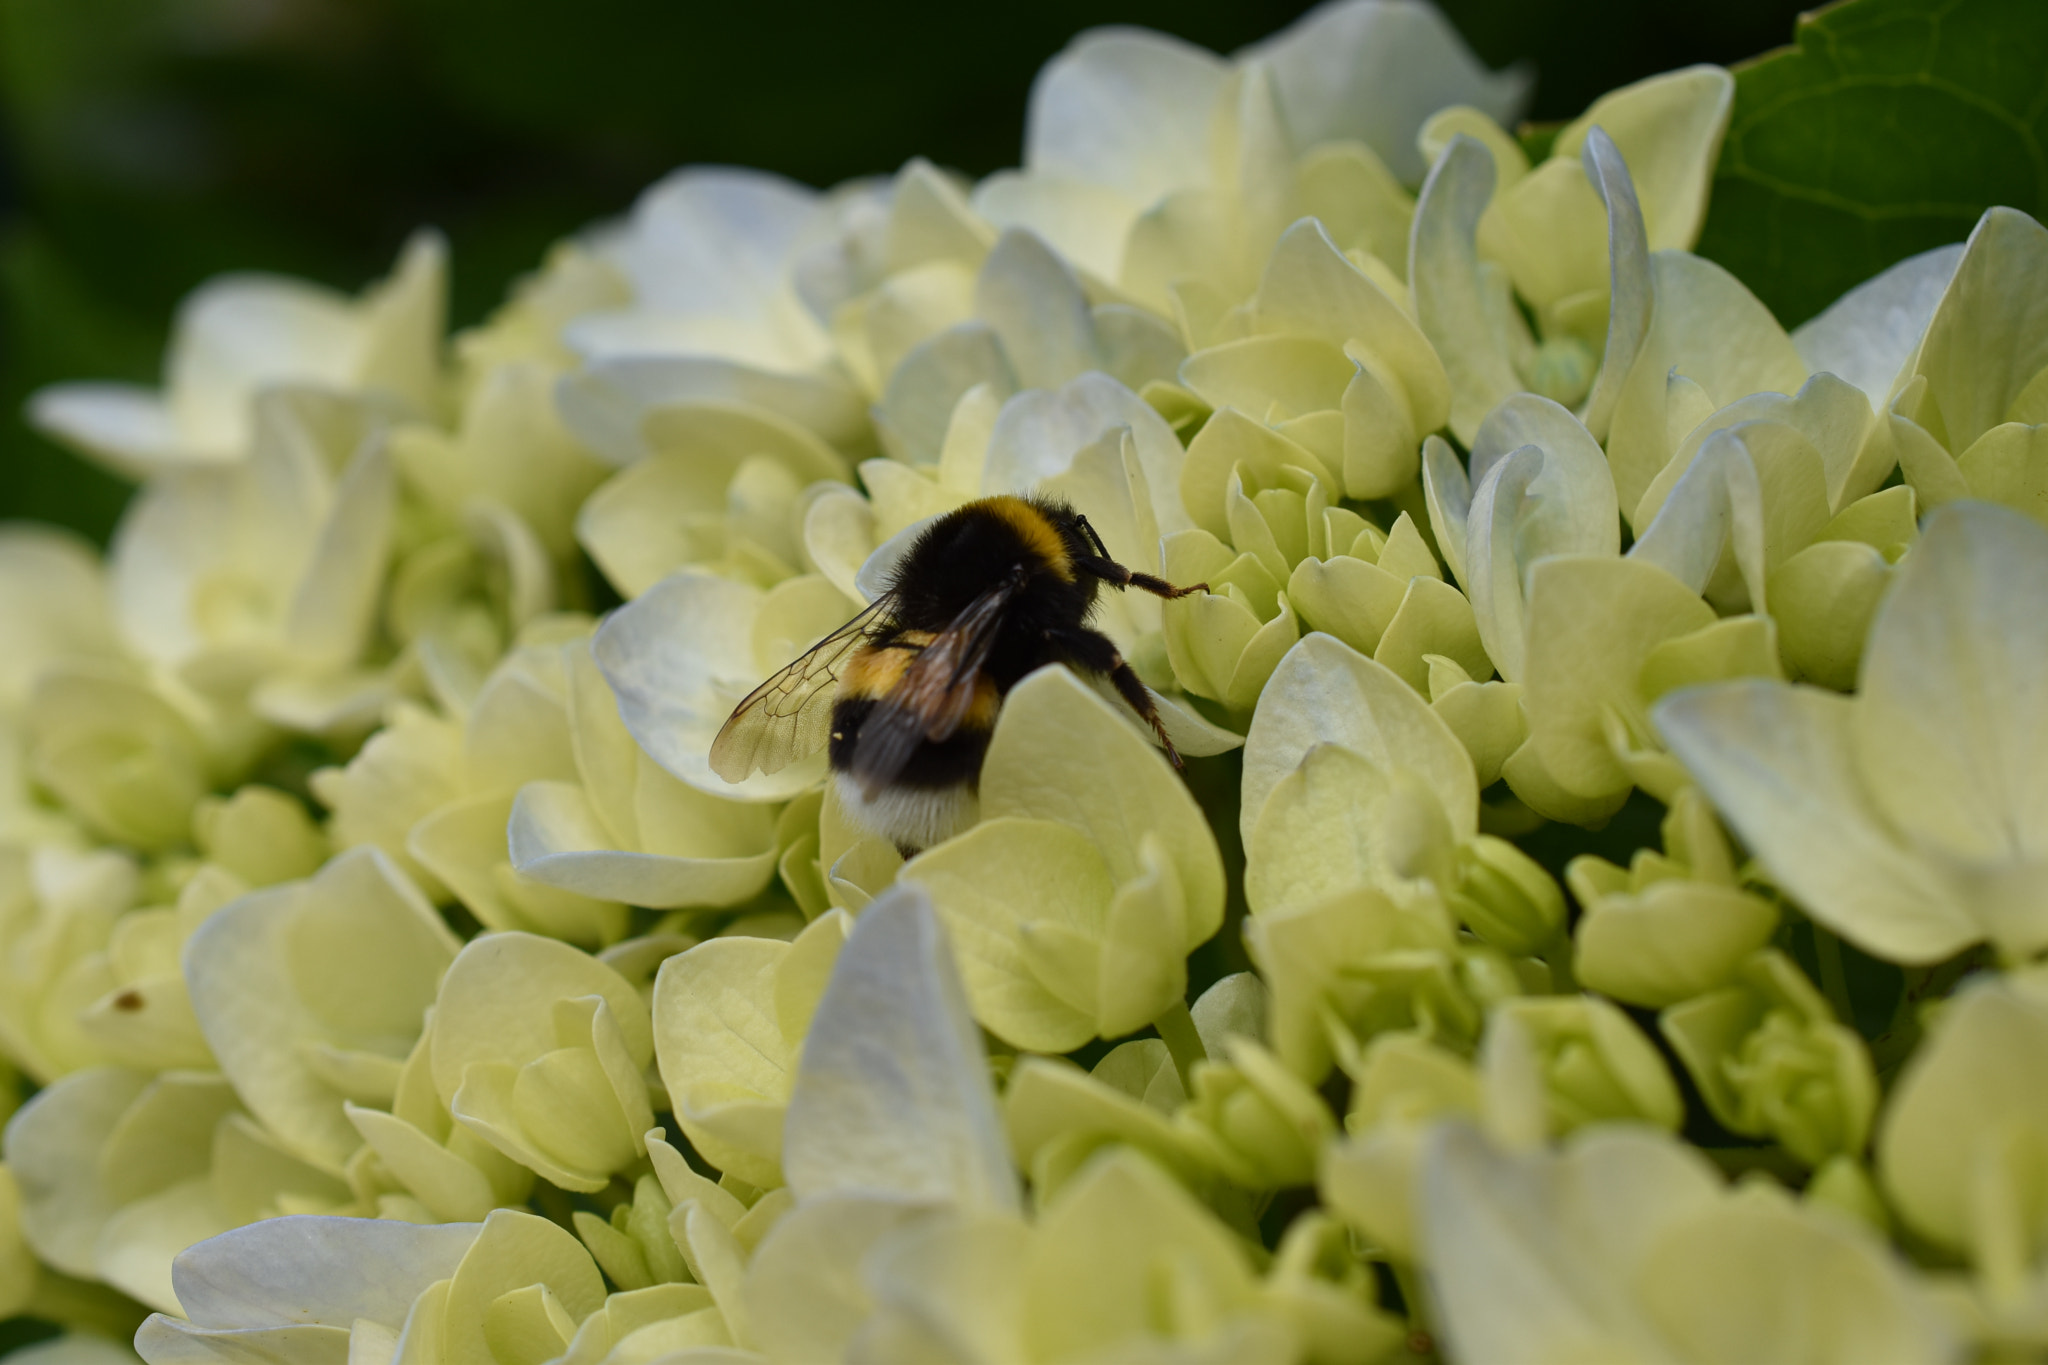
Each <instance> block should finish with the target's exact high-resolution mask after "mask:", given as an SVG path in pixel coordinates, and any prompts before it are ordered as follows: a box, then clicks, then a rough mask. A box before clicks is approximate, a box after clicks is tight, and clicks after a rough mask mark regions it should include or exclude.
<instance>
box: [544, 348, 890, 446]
mask: <svg viewBox="0 0 2048 1365" xmlns="http://www.w3.org/2000/svg"><path fill="white" fill-rule="evenodd" d="M575 339H576V337H575V335H574V332H573V330H572V332H571V334H570V337H569V340H570V341H571V342H574V341H575ZM691 402H703V403H725V404H731V405H733V406H738V407H749V408H758V409H761V410H762V411H764V412H772V413H775V414H776V415H778V416H780V417H783V418H786V419H788V420H789V421H791V422H794V423H796V424H797V425H798V426H800V427H803V428H804V429H805V430H807V431H810V432H811V433H813V434H814V435H816V436H818V437H819V438H820V439H822V440H824V441H825V442H826V443H827V444H830V445H835V446H841V447H845V448H848V449H853V450H858V449H860V448H862V447H865V446H867V445H868V444H869V443H870V440H871V438H870V437H869V435H868V431H867V405H866V403H864V402H863V401H862V400H861V397H860V395H859V394H858V393H856V392H855V391H854V389H853V387H852V386H851V385H850V384H848V383H846V382H845V381H844V380H841V379H838V378H835V377H832V376H824V375H790V374H774V373H771V372H769V371H766V370H760V369H755V368H753V367H751V366H748V365H741V364H737V363H735V362H733V361H730V360H721V359H717V358H714V357H710V356H679V355H620V356H604V355H593V357H592V359H591V363H590V366H589V367H588V368H587V369H585V370H583V371H582V372H580V373H578V374H572V375H565V376H564V377H563V378H562V380H561V382H560V384H559V386H558V387H557V389H556V391H555V403H556V406H557V407H558V408H559V410H560V413H561V418H562V422H563V424H564V425H566V426H567V427H568V428H569V430H570V431H571V432H573V433H574V434H575V436H576V438H577V439H578V440H580V441H582V442H583V444H584V445H586V446H588V447H590V449H592V450H593V451H595V452H597V454H599V455H601V456H603V457H604V458H605V459H607V460H610V461H611V462H612V463H613V464H620V465H625V464H631V463H632V462H633V461H635V460H638V459H641V458H642V457H644V456H646V455H649V454H652V453H653V447H651V446H650V445H649V444H648V442H647V437H646V434H645V432H644V430H643V427H642V424H643V423H644V422H645V421H646V419H647V416H648V414H650V413H651V412H654V411H655V410H657V409H660V408H664V407H673V406H675V405H677V404H681V403H691Z"/></svg>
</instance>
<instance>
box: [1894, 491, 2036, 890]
mask: <svg viewBox="0 0 2048 1365" xmlns="http://www.w3.org/2000/svg"><path fill="white" fill-rule="evenodd" d="M2044 584H2048V530H2043V529H2042V527H2041V526H2040V525H2039V524H2038V523H2036V522H2035V521H2033V520H2032V519H2031V518H2029V517H2026V516H2023V515H2021V514H2019V513H2017V512H2013V511H2010V510H2008V509H2006V508H2003V507H1999V506H1996V505H1994V504H1990V503H1977V502H1963V503H1956V504H1952V505H1951V506H1948V507H1943V508H1941V509H1938V510H1937V511H1935V512H1934V513H1933V514H1932V515H1931V516H1929V518H1928V519H1927V527H1926V534H1925V535H1924V536H1922V538H1921V540H1920V543H1919V545H1918V546H1916V547H1915V548H1914V550H1913V552H1912V553H1911V554H1910V555H1908V556H1907V557H1906V559H1905V561H1904V562H1903V563H1902V564H1900V566H1899V571H1898V577H1897V581H1896V583H1895V585H1894V586H1893V588H1892V590H1891V593H1890V594H1889V595H1888V596H1887V597H1886V599H1885V601H1884V603H1883V604H1882V605H1881V606H1880V607H1879V608H1878V613H1877V617H1876V620H1875V621H1874V622H1873V623H1872V625H1871V629H1870V644H1869V647H1868V653H1867V654H1866V655H1865V657H1864V662H1863V672H1862V691H1863V695H1862V699H1861V702H1860V705H1859V707H1858V713H1857V717H1856V722H1855V735H1856V751H1857V758H1858V767H1859V769H1860V771H1861V772H1862V773H1863V775H1864V778H1865V780H1866V781H1867V782H1868V783H1869V785H1870V788H1871V790H1872V792H1873V794H1874V795H1875V797H1876V800H1877V804H1878V806H1879V808H1880V809H1882V810H1883V811H1885V813H1886V814H1888V815H1889V816H1891V818H1892V819H1893V821H1894V822H1895V823H1896V824H1897V825H1898V826H1899V828H1900V829H1902V830H1904V831H1905V832H1906V833H1907V834H1908V836H1909V837H1911V838H1913V839H1914V840H1916V841H1920V842H1923V844H1924V846H1926V847H1928V848H1930V849H1933V850H1940V851H1941V852H1944V853H1946V854H1948V855H1950V856H1953V857H1956V858H1958V859H1962V860H1967V861H1972V862H1975V861H1984V862H1990V863H2033V864H2039V863H2041V862H2043V861H2048V615H2044V613H2043V611H2042V606H2041V590H2042V586H2043V585H2044Z"/></svg>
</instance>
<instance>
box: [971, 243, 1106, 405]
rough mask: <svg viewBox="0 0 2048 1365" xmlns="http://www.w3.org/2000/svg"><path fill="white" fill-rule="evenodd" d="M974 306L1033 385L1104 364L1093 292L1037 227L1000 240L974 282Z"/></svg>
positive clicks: (1023, 379) (1021, 377)
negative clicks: (1092, 305) (1088, 291)
mask: <svg viewBox="0 0 2048 1365" xmlns="http://www.w3.org/2000/svg"><path fill="white" fill-rule="evenodd" d="M974 311H975V313H976V315H977V316H979V317H980V318H981V320H982V321H984V322H986V323H988V324H989V325H990V326H992V327H994V328H995V329H996V335H998V336H1000V337H1001V338H1002V339H1003V350H1004V352H1005V354H1007V355H1008V356H1009V358H1010V365H1011V367H1012V368H1014V369H1015V370H1016V372H1017V382H1018V383H1020V384H1022V385H1023V386H1024V387H1025V388H1028V389H1050V388H1055V387H1057V386H1058V385H1061V384H1064V383H1066V382H1067V381H1068V380H1070V379H1074V378H1076V377H1078V376H1080V375H1081V374H1083V373H1085V372H1086V371H1088V370H1097V369H1101V368H1102V364H1103V359H1102V351H1101V347H1099V346H1098V345H1097V344H1096V341H1095V324H1094V321H1093V319H1092V318H1091V317H1090V316H1089V313H1088V297H1087V295H1085V294H1083V293H1082V292H1081V282H1080V281H1079V280H1077V279H1076V278H1074V272H1073V271H1072V270H1071V269H1069V268H1068V266H1067V263H1066V262H1065V261H1062V260H1061V259H1060V258H1059V257H1058V256H1057V255H1055V254H1054V253H1053V251H1052V249H1051V248H1050V247H1048V246H1046V244H1045V243H1044V242H1043V241H1042V240H1041V239H1040V238H1039V237H1038V236H1037V234H1035V233H1032V232H1027V231H1025V230H1023V229H1021V228H1012V229H1011V230H1010V231H1008V232H1005V233H1004V234H1003V235H1002V237H1001V239H1000V240H998V241H997V242H996V245H995V249H994V250H993V251H991V252H989V254H988V260H987V262H986V263H985V264H984V265H983V266H982V268H981V275H980V277H979V278H978V279H977V280H976V281H975V285H974Z"/></svg>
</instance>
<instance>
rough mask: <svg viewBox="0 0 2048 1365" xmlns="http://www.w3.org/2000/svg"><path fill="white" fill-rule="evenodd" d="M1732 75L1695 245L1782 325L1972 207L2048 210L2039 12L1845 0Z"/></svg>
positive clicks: (1972, 1)
mask: <svg viewBox="0 0 2048 1365" xmlns="http://www.w3.org/2000/svg"><path fill="white" fill-rule="evenodd" d="M1797 36H1798V45H1797V46H1796V47H1793V48H1786V49H1783V50H1781V51H1778V52H1773V53H1771V54H1769V55H1768V56H1765V57H1761V58H1759V59H1757V60H1756V61H1754V62H1752V63H1749V64H1748V65H1747V66H1745V67H1743V68H1742V69H1741V70H1740V71H1738V73H1737V76H1736V97H1735V116H1734V119H1733V122H1732V123H1731V125H1730V127H1729V130H1728V141H1727V143H1726V145H1725V147H1724V148H1723V150H1722V154H1721V165H1720V169H1719V172H1718V174H1717V175H1716V177H1715V180H1714V197H1713V202H1712V205H1711V207H1710V208H1709V210H1708V215H1707V224H1706V230H1705V232H1704V234H1703V235H1702V236H1701V238H1700V244H1699V251H1700V254H1702V255H1704V256H1708V257H1711V258H1712V259H1714V260H1716V261H1719V262H1720V263H1721V264H1722V265H1725V266H1727V267H1728V268H1729V269H1730V270H1732V271H1734V272H1735V274H1736V275H1737V276H1739V277H1740V278H1741V279H1742V281H1743V282H1744V283H1745V284H1747V285H1748V286H1749V287H1750V288H1751V289H1752V290H1754V291H1756V295H1757V297H1758V298H1760V299H1762V300H1763V301H1764V303H1765V304H1767V305H1769V307H1770V308H1771V310H1772V311H1773V312H1775V313H1776V314H1777V315H1778V319H1779V321H1781V322H1783V323H1784V324H1785V325H1786V326H1787V327H1792V326H1796V325H1797V324H1799V323H1801V322H1803V321H1805V320H1806V319H1807V318H1810V317H1812V316H1813V315H1814V314H1815V313H1818V312H1819V311H1820V310H1821V309H1822V308H1825V307H1826V306H1827V305H1828V304H1829V303H1830V302H1832V301H1833V300H1834V299H1835V298H1837V297H1838V296H1839V295H1840V294H1841V293H1842V292H1843V291H1844V290H1846V289H1848V288H1849V287H1850V286H1851V285H1854V284H1856V283H1857V282H1859V281H1861V280H1865V279H1868V278H1869V277H1870V276H1872V275H1874V274H1876V273H1877V272H1878V271H1880V270H1882V269H1884V268H1885V267H1886V266H1888V265H1890V264H1892V263H1893V262H1895V261H1898V260H1902V259H1904V258H1905V257H1907V256H1910V255H1913V254H1914V253H1916V252H1920V251H1925V250H1927V249H1928V248H1930V247H1936V246H1940V245H1942V244H1943V243H1945V242H1956V241H1961V240H1962V239H1963V238H1964V237H1965V236H1967V235H1968V234H1969V231H1970V228H1971V226H1972V225H1973V224H1974V223H1975V222H1976V221H1977V218H1978V216H1979V215H1980V214H1982V213H1983V212H1984V210H1985V209H1987V208H1989V207H1991V206H1992V205H1994V204H2009V205H2011V206H2013V207H2014V208H2020V209H2024V210H2026V211H2027V212H2028V213H2031V214H2033V215H2035V216H2036V217H2040V216H2042V215H2043V213H2044V212H2048V74H2044V73H2048V5H2044V4H2042V3H2041V2H2040V0H1848V3H1845V4H1839V5H1835V6H1832V7H1830V8H1827V9H1824V10H1821V11H1819V12H1817V13H1815V14H1811V15H1808V16H1806V17H1805V18H1803V19H1802V20H1801V21H1800V24H1799V29H1798V35H1797Z"/></svg>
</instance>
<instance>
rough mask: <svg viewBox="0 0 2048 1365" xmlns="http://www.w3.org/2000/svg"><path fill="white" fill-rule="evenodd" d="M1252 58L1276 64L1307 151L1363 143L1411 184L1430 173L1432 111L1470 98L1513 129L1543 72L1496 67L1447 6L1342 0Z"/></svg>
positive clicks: (1251, 51) (1292, 126) (1297, 139)
mask: <svg viewBox="0 0 2048 1365" xmlns="http://www.w3.org/2000/svg"><path fill="white" fill-rule="evenodd" d="M1251 59H1257V60H1263V61H1265V62H1268V63H1270V64H1271V65H1272V68H1273V83H1274V85H1275V86H1276V87H1277V91H1278V95H1279V100H1280V108H1281V111H1282V112H1283V113H1284V114H1285V115H1286V118H1287V126H1288V130H1289V131H1290V132H1291V133H1292V134H1293V142H1294V145H1295V147H1296V148H1297V149H1306V148H1308V147H1310V146H1313V145H1314V144H1316V143H1318V142H1332V141H1337V140H1340V139H1355V140H1357V141H1360V142H1363V143H1365V144H1366V145H1367V146H1369V147H1371V148H1372V149H1373V151H1375V152H1377V153H1378V154H1379V157H1380V160H1382V161H1384V162H1386V164H1387V169H1389V170H1391V171H1392V172H1393V173H1394V175H1395V176H1396V177H1397V178H1398V179H1399V180H1401V182H1402V183H1404V184H1409V185H1412V184H1414V183H1415V182H1416V181H1418V180H1420V179H1421V178H1422V174H1423V172H1424V171H1425V170H1427V169H1428V167H1427V166H1426V165H1424V164H1423V161H1422V154H1421V153H1420V152H1419V151H1417V150H1416V146H1415V142H1416V135H1417V134H1419V133H1420V132H1421V131H1422V125H1423V123H1424V122H1426V121H1427V120H1428V118H1429V116H1430V115H1431V114H1434V113H1435V112H1436V111H1437V110H1439V109H1442V108H1444V107H1445V106H1447V105H1452V104H1469V105H1474V106H1476V107H1478V108H1479V109H1481V110H1483V111H1485V112H1486V113H1487V114H1489V115H1491V116H1492V118H1493V120H1494V122H1496V123H1500V124H1503V125H1506V126H1509V127H1512V126H1513V125H1514V123H1515V120H1516V119H1517V118H1518V117H1520V115H1521V111H1522V102H1523V100H1524V99H1526V98H1527V96H1528V93H1529V88H1530V86H1531V84H1532V83H1533V77H1534V73H1533V72H1531V71H1529V70H1528V69H1527V68H1526V67H1514V68H1510V69H1509V70H1506V71H1497V72H1496V71H1488V70H1487V69H1486V67H1485V66H1484V65H1483V64H1481V62H1480V61H1479V59H1478V58H1477V57H1475V56H1474V55H1473V54H1472V51H1471V49H1470V48H1468V47H1466V46H1465V44H1464V41H1463V40H1462V39H1461V38H1459V36H1458V31H1457V30H1456V29H1455V28H1453V27H1452V26H1451V22H1450V21H1449V20H1448V19H1446V18H1445V17H1444V16H1443V14H1442V12H1441V11H1439V10H1438V9H1437V8H1436V7H1435V6H1434V5H1426V4H1417V3H1413V2H1412V0H1333V3H1330V4H1325V5H1322V6H1319V7H1318V8H1316V9H1314V10H1312V11H1310V12H1309V14H1308V15H1306V16H1305V17H1304V18H1302V19H1300V20H1298V21H1296V22H1295V23H1293V24H1292V25H1290V26H1288V27H1287V28H1286V29H1285V30H1283V31H1282V32H1280V33H1278V34H1275V35H1274V36H1273V37H1271V38H1268V39H1266V40H1265V41H1263V42H1260V43H1257V44H1254V45H1253V46H1251V47H1249V48H1246V49H1245V50H1244V51H1243V52H1241V53H1239V54H1238V60H1239V61H1245V60H1251Z"/></svg>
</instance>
